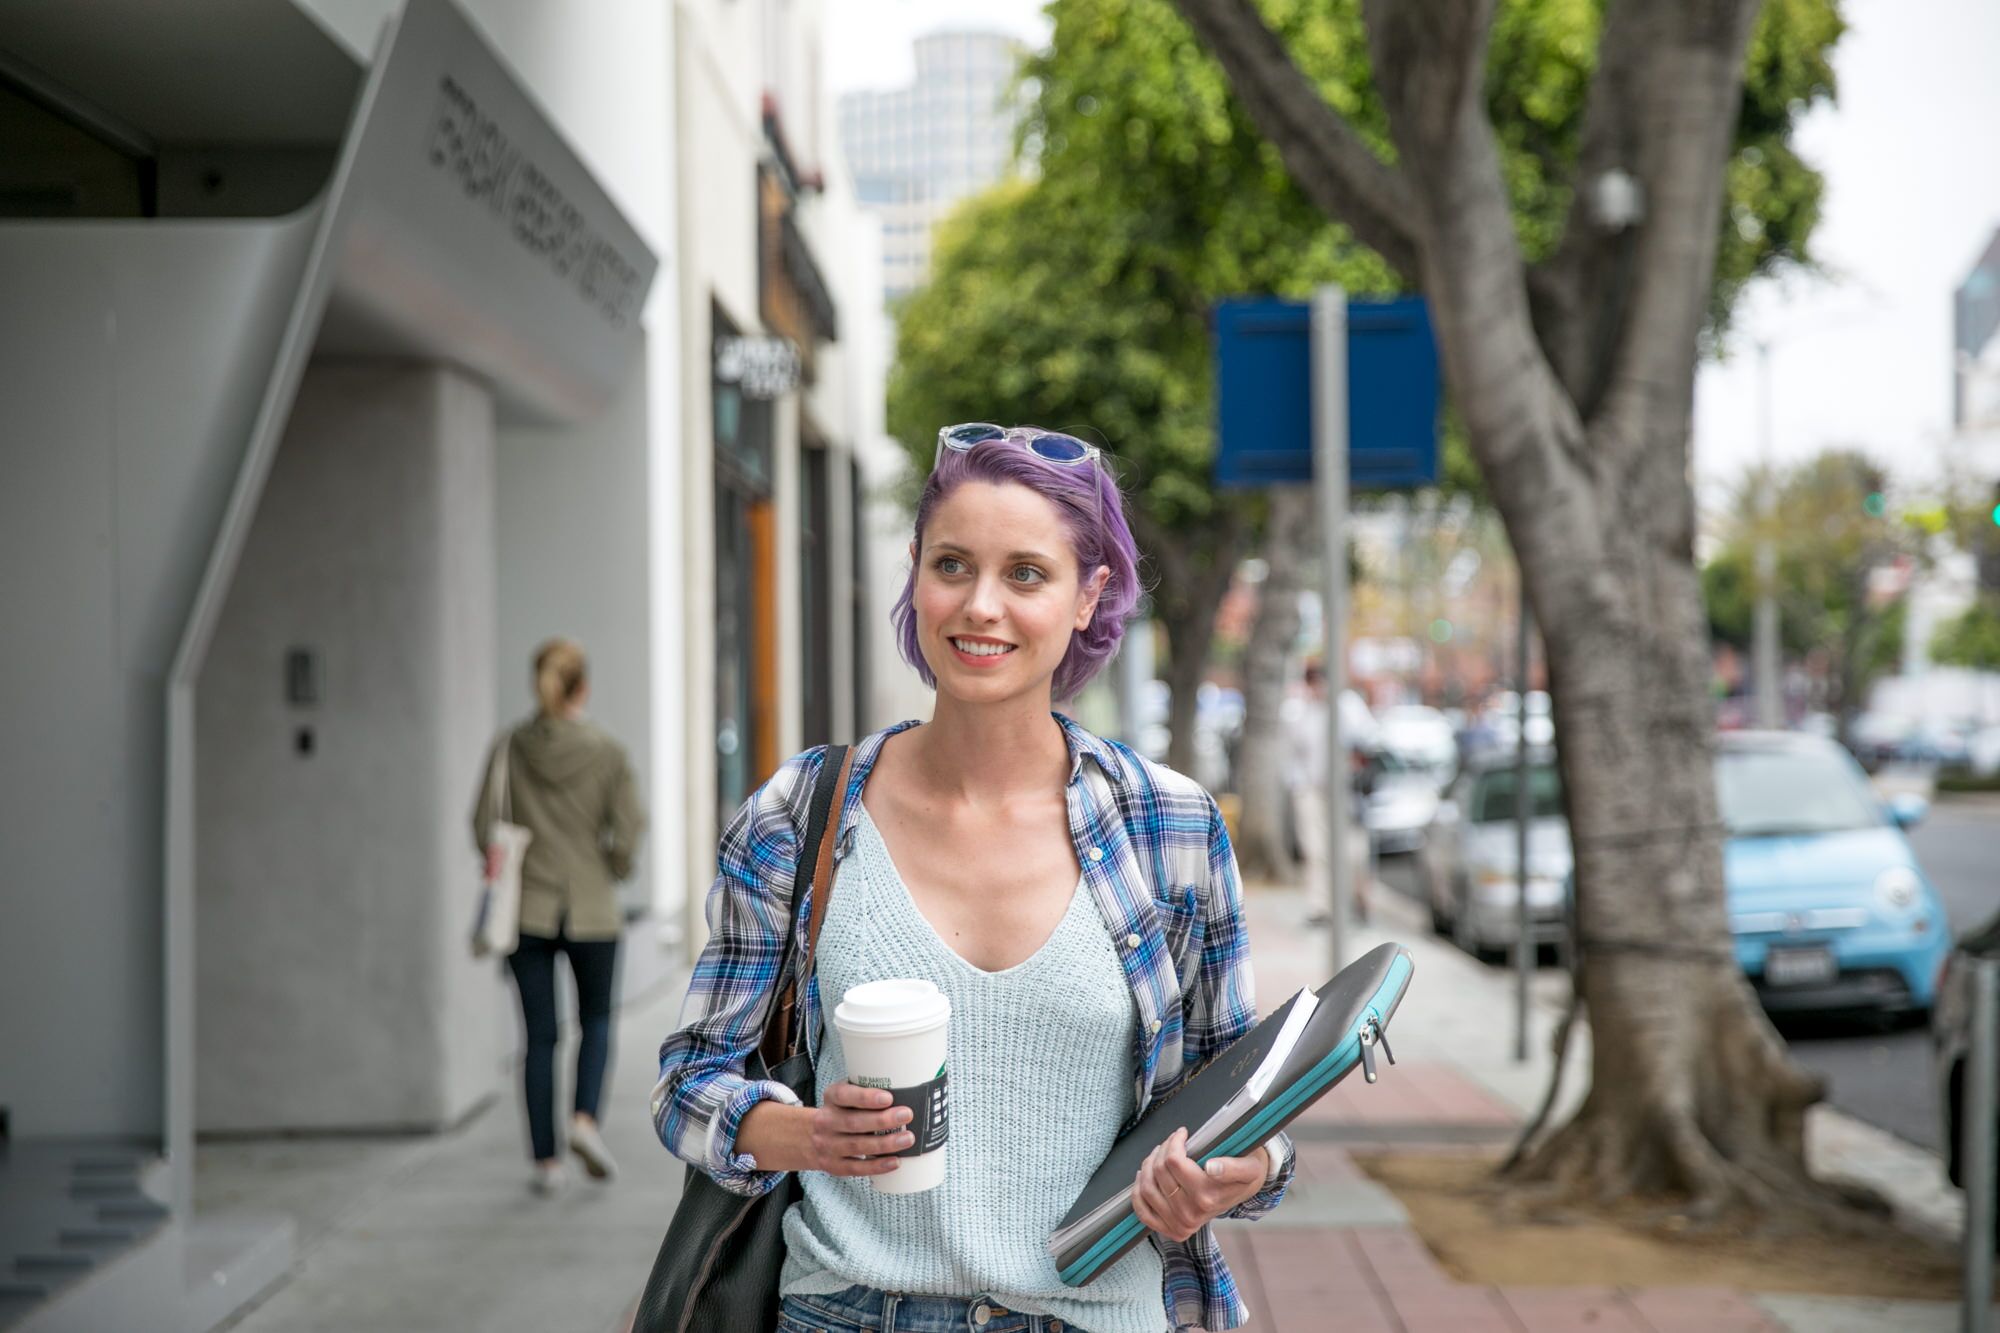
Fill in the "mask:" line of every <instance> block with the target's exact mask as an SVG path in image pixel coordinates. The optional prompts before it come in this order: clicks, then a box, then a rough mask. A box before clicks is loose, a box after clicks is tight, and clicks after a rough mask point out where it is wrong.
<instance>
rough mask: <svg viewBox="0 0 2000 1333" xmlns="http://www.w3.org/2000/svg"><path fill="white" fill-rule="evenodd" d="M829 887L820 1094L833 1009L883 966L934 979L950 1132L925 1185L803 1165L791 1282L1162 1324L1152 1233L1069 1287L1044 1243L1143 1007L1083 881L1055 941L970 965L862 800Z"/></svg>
mask: <svg viewBox="0 0 2000 1333" xmlns="http://www.w3.org/2000/svg"><path fill="white" fill-rule="evenodd" d="M834 884H835V891H834V894H833V901H832V902H831V903H830V904H829V905H828V907H827V913H826V920H825V921H824V922H823V923H822V925H821V927H820V940H819V988H820V997H821V1003H822V1005H823V1006H824V1012H825V1013H826V1014H828V1015H829V1018H828V1020H827V1031H826V1040H825V1041H824V1042H822V1043H821V1045H820V1059H819V1069H818V1084H819V1090H820V1094H821V1096H822V1097H824V1095H825V1092H826V1089H827V1088H828V1087H829V1086H830V1085H832V1084H834V1083H837V1082H839V1081H840V1080H841V1079H843V1078H844V1077H846V1073H847V1067H846V1063H845V1062H844V1061H843V1059H842V1058H841V1052H840V1041H839V1038H838V1036H837V1034H836V1030H835V1029H834V1027H833V1023H832V1019H831V1015H832V1013H833V1010H834V1006H836V1005H837V1004H839V1003H840V999H841V997H842V996H843V995H845V994H846V993H847V991H848V990H849V989H851V988H852V987H855V986H858V985H860V984H861V983H862V982H864V981H878V980H881V979H883V978H885V977H916V978H921V979H923V980H926V981H930V982H932V983H934V984H935V985H936V986H937V987H938V989H939V990H941V991H943V992H944V993H945V995H946V996H947V997H949V999H950V1000H951V1028H950V1034H949V1038H948V1040H947V1043H946V1060H947V1062H948V1065H949V1068H950V1073H951V1139H950V1141H949V1142H948V1143H947V1144H946V1146H945V1152H946V1153H947V1157H946V1168H945V1180H944V1183H943V1184H942V1185H939V1186H938V1187H937V1188H936V1189H932V1190H927V1191H925V1192H924V1193H922V1194H881V1193H878V1192H877V1191H876V1190H875V1188H874V1187H873V1186H872V1185H870V1184H869V1183H868V1182H867V1180H866V1179H865V1178H863V1177H853V1176H829V1175H825V1174H823V1173H820V1172H807V1173H805V1174H804V1175H803V1177H802V1181H803V1183H804V1186H805V1191H804V1192H805V1198H804V1200H803V1201H802V1202H800V1203H797V1204H794V1205H793V1206H792V1207H791V1209H790V1210H789V1211H788V1212H787V1213H786V1215H785V1244H786V1247H787V1254H786V1258H785V1269H784V1275H783V1279H782V1281H781V1289H782V1290H783V1291H784V1292H785V1293H786V1294H787V1295H789V1294H791V1293H794V1292H799V1293H812V1292H831V1291H840V1290H842V1289H844V1288H846V1287H850V1286H856V1285H859V1286H867V1287H874V1288H877V1289H878V1290H882V1291H894V1292H907V1293H911V1294H922V1295H938V1296H961V1297H970V1296H991V1297H992V1298H993V1301H994V1303H995V1304H997V1305H999V1306H1001V1307H1003V1308H1005V1309H1009V1310H1019V1311H1022V1312H1025V1313H1028V1314H1044V1315H1053V1316H1056V1317H1057V1318H1060V1319H1062V1320H1063V1321H1065V1322H1066V1323H1069V1324H1073V1325H1075V1326H1076V1327H1077V1328H1079V1329H1087V1330H1089V1333H1161V1330H1163V1329H1165V1328H1166V1327H1167V1317H1166V1304H1165V1299H1164V1297H1163V1295H1162V1292H1161V1272H1160V1256H1159V1251H1158V1250H1156V1249H1154V1248H1153V1246H1152V1245H1150V1244H1142V1245H1138V1246H1135V1247H1133V1249H1132V1251H1131V1253H1129V1254H1127V1255H1126V1256H1125V1257H1124V1258H1123V1259H1121V1260H1119V1261H1118V1262H1117V1263H1116V1264H1115V1265H1113V1266H1112V1267H1111V1268H1110V1269H1109V1270H1108V1271H1107V1272H1106V1273H1105V1274H1104V1275H1103V1276H1102V1277H1100V1278H1098V1279H1097V1281H1095V1282H1093V1283H1091V1284H1090V1285H1089V1286H1087V1287H1082V1288H1071V1287H1066V1286H1064V1285H1063V1283H1062V1279H1061V1278H1059V1277H1058V1276H1057V1275H1056V1266H1055V1262H1054V1260H1052V1259H1050V1258H1049V1255H1048V1252H1047V1250H1046V1249H1045V1248H1044V1246H1045V1245H1046V1244H1047V1242H1048V1237H1049V1233H1050V1232H1051V1231H1053V1230H1055V1227H1056V1224H1057V1223H1058V1222H1060V1221H1061V1220H1062V1218H1063V1215H1064V1214H1065V1213H1067V1212H1068V1211H1069V1207H1070V1204H1071V1203H1072V1202H1074V1201H1075V1199H1076V1196H1077V1194H1078V1193H1080V1192H1081V1191H1082V1189H1083V1186H1084V1185H1085V1183H1086V1182H1088V1181H1089V1179H1090V1176H1091V1173H1092V1172H1094V1171H1095V1170H1096V1169H1097V1165H1098V1163H1099V1162H1101V1161H1103V1160H1104V1155H1105V1153H1106V1152H1108V1151H1109V1150H1110V1148H1111V1144H1112V1141H1113V1140H1114V1139H1116V1138H1117V1136H1118V1127H1119V1126H1120V1125H1121V1124H1123V1123H1124V1122H1125V1120H1126V1119H1127V1118H1128V1117H1129V1116H1130V1115H1131V1114H1132V1098H1133V1084H1134V1070H1133V1068H1132V1049H1133V1042H1134V1032H1133V1028H1134V1025H1135V1024H1136V1023H1137V1021H1138V1018H1137V1015H1136V1013H1135V1010H1134V1005H1133V1000H1132V991H1131V988H1130V987H1129V986H1128V985H1127V984H1126V981H1125V973H1124V969H1123V968H1122V967H1121V966H1120V964H1119V961H1118V955H1117V952H1116V951H1115V950H1114V949H1113V948H1112V945H1111V939H1110V936H1109V934H1107V932H1106V931H1105V928H1104V922H1103V920H1102V919H1101V917H1100V916H1099V914H1098V910H1097V906H1096V902H1095V900H1094V899H1093V898H1092V896H1091V894H1090V892H1089V891H1088V890H1087V889H1086V888H1084V887H1083V885H1082V882H1081V879H1079V881H1078V887H1077V890H1076V893H1075V896H1074V897H1073V898H1072V899H1071V900H1070V905H1069V910H1068V911H1067V912H1066V913H1065V914H1064V915H1063V919H1062V921H1061V923H1060V924H1059V925H1057V927H1056V929H1055V932H1054V933H1053V934H1052V935H1050V937H1049V939H1048V941H1047V942H1046V943H1045V944H1043V945H1042V947H1041V948H1040V949H1039V950H1038V951H1037V952H1036V953H1035V955H1034V956H1033V957H1032V958H1029V959H1028V960H1027V961H1025V962H1022V963H1019V964H1017V965H1015V966H1014V967H1011V968H1008V969H1007V970H1006V971H1004V972H985V971H982V970H980V969H979V968H976V967H974V966H973V965H972V964H970V963H968V962H966V961H965V959H963V958H961V957H960V956H959V955H958V954H957V953H956V952H955V951H954V950H953V949H952V948H951V947H950V946H949V945H947V944H946V943H945V942H944V940H943V939H941V938H940V937H939V936H938V933H937V931H936V930H934V929H933V928H932V927H931V924H930V922H929V921H927V920H925V918H924V916H923V914H922V913H921V912H919V911H918V910H917V906H916V903H914V902H913V901H911V898H910V894H909V890H908V889H907V888H906V887H905V886H904V884H903V881H902V878H901V877H900V876H899V875H898V874H897V872H896V867H895V864H894V863H893V862H892V861H891V860H890V859H889V850H888V848H887V846H885V845H884V843H883V841H882V835H881V832H880V831H879V830H878V829H877V828H876V827H875V824H874V821H873V820H871V819H870V818H869V817H868V812H867V809H866V807H863V808H862V809H861V810H860V811H859V813H858V815H857V819H856V826H855V833H854V842H853V846H852V850H851V851H850V852H849V853H848V854H847V856H846V857H845V858H844V859H843V860H842V861H841V863H840V868H839V870H838V872H837V873H836V877H835V880H834Z"/></svg>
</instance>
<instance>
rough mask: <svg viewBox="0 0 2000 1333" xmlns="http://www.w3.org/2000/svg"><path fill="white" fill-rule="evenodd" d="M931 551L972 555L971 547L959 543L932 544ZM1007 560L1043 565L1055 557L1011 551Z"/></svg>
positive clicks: (1035, 552) (1036, 552)
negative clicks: (1026, 561)
mask: <svg viewBox="0 0 2000 1333" xmlns="http://www.w3.org/2000/svg"><path fill="white" fill-rule="evenodd" d="M931 549H932V550H933V551H951V552H953V553H954V554H957V555H971V554H972V551H971V549H970V548H969V547H964V546H960V545H959V544H958V543H957V542H932V543H931ZM1006 558H1007V559H1009V560H1038V561H1040V562H1041V563H1043V564H1048V563H1049V562H1050V561H1051V560H1053V559H1054V558H1055V557H1053V556H1048V555H1044V554H1042V553H1041V552H1040V551H1009V552H1008V553H1007V557H1006Z"/></svg>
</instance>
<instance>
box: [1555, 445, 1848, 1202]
mask: <svg viewBox="0 0 2000 1333" xmlns="http://www.w3.org/2000/svg"><path fill="white" fill-rule="evenodd" d="M1674 452H1675V451H1674V450H1672V449H1670V448H1668V449H1659V450H1657V451H1656V452H1655V453H1654V454H1653V455H1652V459H1653V461H1651V462H1649V463H1648V464H1645V465H1642V466H1641V467H1640V468H1639V469H1638V470H1637V471H1636V472H1635V473H1634V474H1633V475H1632V476H1631V477H1630V478H1629V479H1628V480H1627V482H1626V484H1625V485H1624V486H1623V487H1622V488H1621V491H1620V493H1619V494H1617V495H1600V496H1599V499H1600V501H1601V502H1602V503H1603V505H1604V509H1603V517H1602V520H1601V521H1600V522H1599V523H1596V524H1593V525H1592V526H1593V528H1594V529H1595V531H1594V532H1592V533H1590V534H1589V536H1587V537H1585V538H1584V539H1583V540H1582V541H1579V542H1577V543H1576V544H1575V546H1576V549H1575V550H1574V551H1573V552H1572V553H1571V554H1572V555H1573V557H1574V562H1573V563H1572V562H1569V561H1565V560H1563V559H1562V558H1561V556H1562V550H1561V547H1562V545H1563V541H1562V538H1561V535H1560V534H1557V535H1555V536H1554V538H1553V540H1551V539H1550V535H1549V534H1546V533H1544V534H1541V535H1542V536H1543V539H1544V540H1545V541H1548V542H1549V549H1548V551H1547V556H1546V558H1544V559H1543V560H1541V561H1540V562H1538V568H1537V570H1536V571H1535V573H1533V574H1532V575H1531V576H1530V596H1531V598H1532V600H1533V602H1534V605H1535V608H1536V615H1537V618H1538V620H1539V622H1540V624H1541V629H1542V635H1543V641H1544V643H1545V645H1546V651H1547V655H1548V662H1549V669H1550V676H1551V690H1550V693H1551V695H1552V697H1553V700H1554V707H1555V711H1556V722H1557V735H1558V737H1559V740H1560V750H1559V762H1560V764H1561V767H1562V774H1563V788H1564V794H1565V796H1566V798H1567V803H1568V807H1569V818H1570V823H1571V827H1572V829H1573V830H1575V833H1574V842H1575V851H1576V874H1577V882H1578V883H1579V884H1580V885H1588V886H1589V888H1588V891H1587V892H1584V893H1582V894H1580V895H1579V901H1578V911H1579V927H1580V935H1581V937H1582V940H1583V949H1582V951H1581V955H1580V958H1579V967H1578V970H1577V975H1578V984H1579V987H1580V992H1581V999H1582V1002H1583V1006H1584V1008H1585V1009H1586V1011H1587V1012H1588V1013H1589V1015H1590V1020H1591V1023H1590V1032H1591V1041H1592V1084H1591V1090H1590V1093H1589V1095H1588V1097H1587V1098H1586V1099H1585V1102H1584V1104H1583V1107H1582V1109H1581V1110H1580V1111H1579V1112H1578V1114H1577V1116H1576V1117H1575V1119H1574V1120H1572V1121H1571V1122H1570V1123H1569V1124H1568V1125H1567V1126H1565V1127H1563V1128H1562V1129H1560V1130H1558V1131H1557V1132H1556V1133H1555V1134H1554V1135H1552V1136H1551V1137H1549V1138H1548V1139H1547V1140H1545V1141H1544V1142H1543V1143H1542V1144H1541V1145H1540V1147H1539V1149H1538V1150H1537V1151H1536V1152H1534V1153H1532V1154H1531V1155H1530V1156H1529V1157H1528V1158H1527V1159H1526V1160H1525V1161H1524V1162H1523V1164H1522V1165H1521V1167H1520V1168H1519V1172H1520V1174H1521V1175H1522V1176H1523V1177H1524V1178H1527V1179H1541V1180H1545V1181H1548V1182H1550V1183H1552V1184H1554V1185H1556V1186H1557V1187H1559V1188H1560V1189H1561V1190H1562V1191H1563V1192H1565V1193H1583V1194H1587V1195H1589V1196H1594V1197H1596V1198H1599V1199H1602V1200H1604V1201H1610V1200H1613V1199H1617V1198H1621V1197H1624V1196H1627V1195H1631V1194H1635V1193H1637V1194H1674V1195H1684V1196H1687V1197H1689V1198H1691V1199H1692V1200H1693V1201H1694V1203H1693V1205H1692V1206H1693V1207H1694V1208H1695V1209H1697V1210H1709V1211H1720V1210H1723V1209H1726V1208H1728V1207H1731V1206H1734V1205H1738V1204H1745V1203H1750V1204H1756V1205H1760V1206H1771V1205H1774V1204H1776V1203H1778V1202H1780V1201H1792V1200H1799V1199H1805V1198H1818V1199H1822V1200H1823V1201H1824V1200H1831V1198H1832V1196H1831V1195H1824V1196H1822V1195H1820V1194H1818V1192H1817V1191H1814V1190H1813V1189H1812V1188H1811V1187H1810V1186H1808V1184H1807V1183H1806V1180H1805V1175H1804V1117H1805V1111H1806V1108H1807V1107H1808V1106H1810V1105H1811V1104H1812V1103H1813V1102H1815V1101H1817V1100H1818V1099H1819V1096H1820V1088H1819V1085H1818V1083H1817V1081H1816V1080H1814V1079H1812V1078H1810V1077H1808V1076H1806V1075H1804V1074H1802V1073H1800V1072H1799V1071H1798V1070H1796V1069H1795V1068H1794V1067H1793V1066H1792V1065H1791V1064H1790V1062H1789V1061H1788V1060H1787V1058H1786V1054H1785V1049H1784V1044H1783V1042H1782V1041H1781V1040H1780V1039H1779V1038H1778V1036H1777V1034H1776V1033H1775V1032H1774V1031H1773V1030H1772V1028H1771V1026H1770V1024H1769V1022H1768V1021H1767V1020H1766V1019H1765V1018H1764V1015H1763V1011H1762V1009H1761V1007H1760V1006H1759V1005H1758V1004H1757V1000H1756V997H1755V996H1754V995H1753V994H1752V993H1751V990H1750V988H1749V985H1748V983H1746V982H1745V980H1744V978H1743V974H1742V972H1741V970H1740V968H1739V967H1738V965H1737V962H1736V957H1735V953H1734V951H1733V949H1732V948H1731V944H1730V935H1729V925H1728V921H1727V917H1726V914H1725V908H1724V901H1725V899H1724V894H1723V878H1722V856H1721V849H1720V845H1719V842H1718V839H1717V828H1718V825H1717V820H1718V814H1717V809H1716V798H1715V782H1714V777H1713V772H1714V769H1713V762H1714V760H1713V755H1712V752H1711V730H1712V723H1711V718H1710V716H1709V711H1708V706H1707V702H1706V686H1707V679H1708V661H1707V652H1706V642H1707V637H1706V633H1705V629H1704V626H1705V623H1706V622H1705V620H1704V617H1703V613H1702V606H1701V599H1700V595H1699V587H1698V584H1697V582H1696V579H1695V575H1694V570H1693V568H1692V565H1691V563H1690V562H1689V561H1688V560H1686V559H1681V558H1675V557H1674V551H1673V546H1674V544H1675V543H1677V542H1678V541H1680V540H1681V539H1682V538H1681V535H1680V534H1677V533H1675V532H1674V531H1673V528H1674V526H1675V525H1674V524H1673V523H1672V522H1671V521H1670V522H1668V523H1666V524H1665V525H1663V524H1662V522H1661V520H1660V517H1659V516H1660V515H1661V514H1669V515H1671V514H1674V513H1676V512H1678V511H1680V510H1681V508H1682V507H1683V505H1682V502H1681V500H1680V498H1679V493H1680V492H1682V491H1684V490H1685V488H1686V482H1685V479H1684V477H1683V476H1682V475H1680V474H1679V472H1678V471H1677V470H1676V469H1675V468H1674V466H1673V458H1674ZM1580 535H1581V534H1580ZM1586 557H1587V558H1586Z"/></svg>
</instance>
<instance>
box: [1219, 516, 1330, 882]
mask: <svg viewBox="0 0 2000 1333" xmlns="http://www.w3.org/2000/svg"><path fill="white" fill-rule="evenodd" d="M1270 498H1271V512H1270V517H1269V519H1268V520H1267V522H1266V526H1265V534H1264V564H1265V568H1266V571H1267V572H1266V573H1265V575H1264V582H1263V583H1262V584H1261V585H1259V587H1258V589H1257V619H1256V621H1255V622H1254V623H1253V624H1252V625H1251V628H1250V642H1249V643H1248V644H1247V645H1246V646H1245V648H1244V652H1243V740H1242V743H1241V744H1240V745H1239V746H1238V748H1237V751H1236V793H1237V795H1238V797H1240V798H1241V805H1240V809H1241V811H1242V813H1241V814H1239V815H1238V816H1237V820H1236V830H1237V831H1236V839H1235V843H1236V859H1237V862H1238V865H1239V866H1240V868H1241V869H1242V871H1243V873H1244V874H1245V875H1258V876H1265V877H1269V878H1273V879H1290V878H1291V877H1292V872H1293V864H1292V849H1291V839H1290V838H1289V837H1288V836H1287V830H1288V828H1289V827H1290V820H1289V819H1288V818H1287V817H1286V815H1287V802H1286V799H1285V792H1286V787H1285V755H1286V749H1287V746H1286V734H1285V722H1284V716H1283V710H1284V706H1285V685H1286V677H1287V674H1288V672H1289V671H1290V668H1291V665H1292V645H1293V644H1294V643H1295V642H1296V641H1297V640H1298V637H1299V593H1300V591H1301V590H1302V589H1303V588H1304V586H1305V575H1306V572H1307V570H1308V569H1310V568H1311V556H1312V552H1313V549H1314V541H1313V508H1312V503H1313V495H1312V488H1311V487H1308V486H1275V487H1273V488H1272V489H1271V492H1270Z"/></svg>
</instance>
